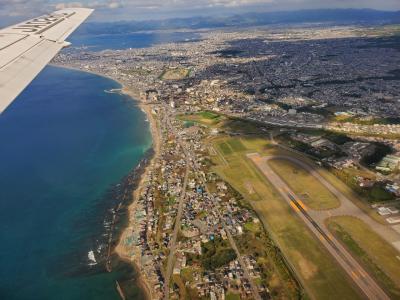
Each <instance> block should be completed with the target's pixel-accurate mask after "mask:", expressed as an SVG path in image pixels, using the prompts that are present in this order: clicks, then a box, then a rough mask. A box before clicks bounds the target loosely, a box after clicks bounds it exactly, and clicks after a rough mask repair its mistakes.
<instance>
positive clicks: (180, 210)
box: [164, 117, 190, 300]
mask: <svg viewBox="0 0 400 300" xmlns="http://www.w3.org/2000/svg"><path fill="white" fill-rule="evenodd" d="M166 122H167V125H168V128H169V129H170V130H171V132H173V133H175V132H174V129H173V127H172V125H171V124H170V121H169V118H168V117H167V120H166ZM176 139H177V141H178V145H179V147H180V148H181V149H182V151H183V153H184V154H185V159H186V170H185V177H184V179H183V186H182V192H181V194H180V196H179V204H178V212H177V214H176V218H175V225H174V231H173V233H172V238H171V240H170V241H169V245H168V246H169V247H168V248H169V251H170V252H169V255H168V261H167V268H166V271H165V283H164V299H165V300H168V299H169V284H170V279H171V276H172V271H173V268H174V264H175V251H176V241H177V239H178V232H179V229H180V228H181V219H182V214H183V207H184V204H185V199H186V189H187V184H188V178H189V171H190V159H189V155H188V153H187V151H186V149H185V148H184V147H183V145H182V143H181V142H180V140H179V139H178V136H177V135H176Z"/></svg>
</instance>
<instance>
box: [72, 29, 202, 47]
mask: <svg viewBox="0 0 400 300" xmlns="http://www.w3.org/2000/svg"><path fill="white" fill-rule="evenodd" d="M198 38H200V35H199V34H197V33H193V32H161V33H158V32H150V33H121V34H102V35H98V34H96V35H95V34H93V35H87V34H74V35H73V36H71V38H70V39H69V41H70V42H71V43H72V46H73V47H87V49H88V50H90V51H101V50H105V49H128V48H146V47H151V46H153V45H157V44H161V43H170V42H185V41H191V40H195V39H198Z"/></svg>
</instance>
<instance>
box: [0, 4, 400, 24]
mask: <svg viewBox="0 0 400 300" xmlns="http://www.w3.org/2000/svg"><path fill="white" fill-rule="evenodd" d="M71 6H72V7H74V6H85V7H92V8H95V9H96V12H95V13H94V14H93V16H92V17H91V20H94V21H102V20H104V21H113V20H121V19H135V20H143V19H159V18H171V17H187V16H193V15H207V14H230V13H240V12H245V11H260V10H263V11H277V10H296V9H310V8H373V9H379V10H400V0H80V1H79V0H78V1H77V0H61V1H57V0H0V26H4V25H5V24H6V23H8V22H11V21H15V20H21V19H24V18H27V17H32V16H36V15H40V14H42V13H45V12H49V11H52V10H55V9H60V8H64V7H71Z"/></svg>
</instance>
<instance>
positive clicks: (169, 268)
mask: <svg viewBox="0 0 400 300" xmlns="http://www.w3.org/2000/svg"><path fill="white" fill-rule="evenodd" d="M171 128H172V127H171ZM178 141H179V142H178V143H179V145H180V147H181V149H182V150H183V152H184V153H185V157H186V159H187V170H189V169H190V163H192V169H193V170H194V171H196V172H195V173H196V174H199V173H200V167H199V166H198V165H197V163H196V159H195V158H194V157H192V156H191V152H190V150H188V148H187V147H186V145H185V143H184V142H181V141H180V140H178ZM187 174H188V173H187ZM187 174H186V175H187ZM196 177H197V179H199V180H200V181H201V182H203V183H204V188H205V190H206V192H207V194H208V195H209V196H210V197H213V194H212V193H210V191H209V189H208V186H207V184H205V182H206V181H207V180H206V178H205V176H204V174H203V177H202V178H199V176H197V175H196ZM184 185H185V187H186V185H187V177H186V176H185V184H184ZM185 190H186V189H185ZM183 203H184V198H183V199H181V200H180V203H179V210H180V211H178V216H179V224H178V225H179V226H177V223H175V228H174V237H173V239H174V240H175V242H173V243H172V245H173V247H171V246H170V249H171V252H170V254H169V257H168V264H167V276H168V282H167V278H166V279H165V287H164V295H165V296H164V299H165V300H167V299H168V297H169V278H170V277H171V274H172V270H173V261H174V260H173V258H174V256H173V253H174V252H175V247H176V246H175V244H176V234H177V232H178V229H179V227H180V219H181V217H182V211H183ZM181 205H182V208H181ZM178 216H177V220H178ZM218 217H219V219H220V220H221V224H222V226H223V228H224V230H225V232H226V234H227V237H228V240H229V244H230V245H231V247H232V249H233V250H234V251H235V253H236V256H237V260H238V261H239V264H240V266H241V267H242V269H243V275H244V277H245V278H246V279H247V281H248V282H249V284H250V287H251V291H252V294H253V299H255V300H261V296H260V294H259V292H258V288H257V286H256V284H255V283H254V281H253V279H252V278H251V276H250V272H249V270H248V268H247V266H246V264H245V262H244V260H243V257H242V255H241V254H240V251H239V249H238V247H237V245H236V242H235V240H234V238H233V236H232V234H231V233H230V231H229V229H228V228H227V225H226V222H225V221H224V218H223V217H222V216H221V214H220V213H218ZM175 231H176V232H175ZM167 286H168V288H166V287H167Z"/></svg>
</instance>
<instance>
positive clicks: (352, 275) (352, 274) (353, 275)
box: [351, 271, 358, 280]
mask: <svg viewBox="0 0 400 300" xmlns="http://www.w3.org/2000/svg"><path fill="white" fill-rule="evenodd" d="M351 277H353V278H354V279H356V280H357V279H358V275H357V274H356V272H354V271H351Z"/></svg>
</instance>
